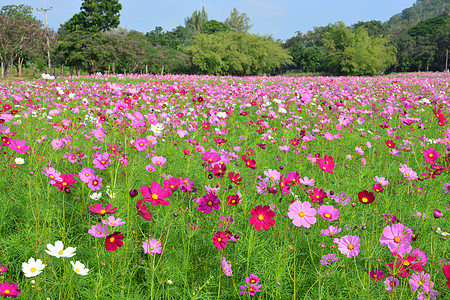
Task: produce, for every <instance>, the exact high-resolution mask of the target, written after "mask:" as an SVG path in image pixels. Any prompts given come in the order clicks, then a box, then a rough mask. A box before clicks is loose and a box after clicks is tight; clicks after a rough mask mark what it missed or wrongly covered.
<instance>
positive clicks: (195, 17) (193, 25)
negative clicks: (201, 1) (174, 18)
mask: <svg viewBox="0 0 450 300" xmlns="http://www.w3.org/2000/svg"><path fill="white" fill-rule="evenodd" d="M207 21H208V14H207V13H206V10H205V8H204V7H202V11H201V12H200V11H197V10H196V11H194V12H193V13H192V16H191V17H187V18H185V19H184V25H185V26H186V28H188V29H190V30H192V31H195V32H200V31H201V29H202V25H203V24H204V23H206V22H207Z"/></svg>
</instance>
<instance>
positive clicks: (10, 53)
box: [0, 16, 44, 78]
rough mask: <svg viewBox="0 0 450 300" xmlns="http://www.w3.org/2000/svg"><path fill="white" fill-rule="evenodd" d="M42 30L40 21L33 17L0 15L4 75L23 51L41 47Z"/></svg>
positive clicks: (0, 41) (0, 48) (0, 45)
mask: <svg viewBox="0 0 450 300" xmlns="http://www.w3.org/2000/svg"><path fill="white" fill-rule="evenodd" d="M43 43H44V31H43V30H42V24H41V22H38V21H35V20H33V19H23V18H7V17H4V16H0V60H1V63H2V66H3V70H4V75H5V77H6V78H9V76H10V74H9V69H10V67H11V66H12V65H13V63H14V61H15V60H16V59H17V58H18V57H19V56H20V55H23V53H24V52H25V51H31V50H34V51H36V49H38V50H39V49H43V47H42V46H43Z"/></svg>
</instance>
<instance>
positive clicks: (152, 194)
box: [141, 182, 172, 206]
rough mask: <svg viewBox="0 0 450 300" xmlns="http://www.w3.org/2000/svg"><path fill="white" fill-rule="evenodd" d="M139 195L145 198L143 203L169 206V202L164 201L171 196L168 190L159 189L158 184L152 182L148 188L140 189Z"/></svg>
mask: <svg viewBox="0 0 450 300" xmlns="http://www.w3.org/2000/svg"><path fill="white" fill-rule="evenodd" d="M141 194H142V195H143V196H144V197H145V198H144V199H142V200H143V201H151V203H150V204H151V205H162V206H169V205H170V203H169V201H166V200H164V199H166V198H169V197H170V195H172V192H171V191H170V189H167V188H161V186H160V185H159V183H157V182H152V184H151V185H150V188H149V187H148V186H143V187H141Z"/></svg>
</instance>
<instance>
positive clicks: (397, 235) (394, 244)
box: [380, 223, 412, 255]
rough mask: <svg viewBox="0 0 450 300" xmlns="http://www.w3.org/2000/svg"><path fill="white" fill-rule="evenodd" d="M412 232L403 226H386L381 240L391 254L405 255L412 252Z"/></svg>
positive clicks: (398, 224)
mask: <svg viewBox="0 0 450 300" xmlns="http://www.w3.org/2000/svg"><path fill="white" fill-rule="evenodd" d="M411 237H412V231H411V229H409V228H408V227H406V226H405V225H403V224H400V223H397V224H392V226H386V227H385V228H384V231H383V234H382V236H381V238H380V244H381V245H387V246H388V248H389V250H390V251H391V252H395V253H399V254H401V255H404V254H406V253H409V252H410V251H411V250H412V246H411Z"/></svg>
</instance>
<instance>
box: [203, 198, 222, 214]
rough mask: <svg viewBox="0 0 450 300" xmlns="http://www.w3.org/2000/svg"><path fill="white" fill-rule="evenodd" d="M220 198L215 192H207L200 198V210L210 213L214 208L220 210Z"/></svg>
mask: <svg viewBox="0 0 450 300" xmlns="http://www.w3.org/2000/svg"><path fill="white" fill-rule="evenodd" d="M219 206H220V199H219V198H217V196H216V195H214V194H206V195H205V196H203V197H202V198H200V203H199V204H198V211H200V212H202V213H205V214H207V215H209V214H210V213H211V212H212V210H213V209H214V210H219Z"/></svg>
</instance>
